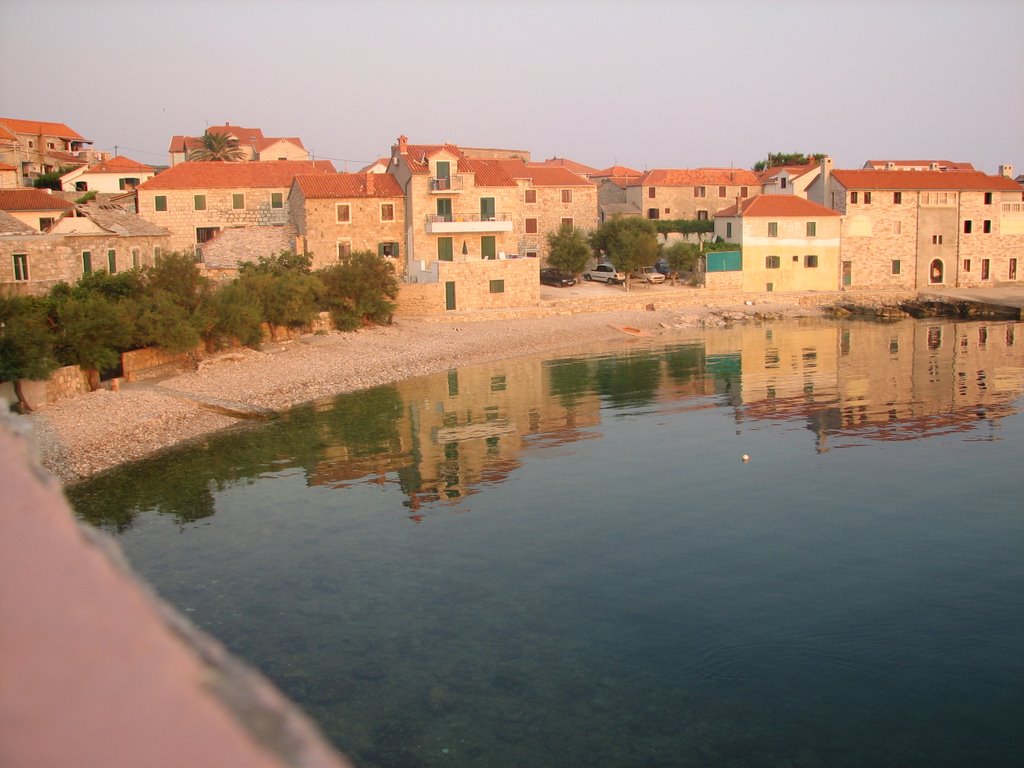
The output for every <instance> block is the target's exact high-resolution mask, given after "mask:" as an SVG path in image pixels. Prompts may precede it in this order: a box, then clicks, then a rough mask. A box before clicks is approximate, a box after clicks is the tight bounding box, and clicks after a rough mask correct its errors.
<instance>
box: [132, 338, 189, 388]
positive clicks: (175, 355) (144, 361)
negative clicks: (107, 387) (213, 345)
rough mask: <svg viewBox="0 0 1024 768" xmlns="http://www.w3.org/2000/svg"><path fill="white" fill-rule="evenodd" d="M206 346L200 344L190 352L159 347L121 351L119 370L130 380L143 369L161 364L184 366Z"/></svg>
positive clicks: (157, 366)
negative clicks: (170, 350) (172, 350)
mask: <svg viewBox="0 0 1024 768" xmlns="http://www.w3.org/2000/svg"><path fill="white" fill-rule="evenodd" d="M205 352H206V346H205V345H203V344H201V345H199V346H198V347H196V348H195V349H194V350H192V351H190V352H168V351H167V350H165V349H161V348H159V347H146V348H144V349H133V350H132V351H130V352H122V353H121V372H122V373H123V374H124V377H125V379H126V380H127V381H132V380H133V379H134V378H135V377H136V376H138V375H139V374H140V373H143V372H144V371H148V370H152V369H153V368H160V367H163V366H165V365H166V366H172V365H174V366H182V367H184V366H186V365H187V364H188V363H189V362H190V361H191V360H192V359H194V358H196V357H199V356H202V355H203V354H204V353H205Z"/></svg>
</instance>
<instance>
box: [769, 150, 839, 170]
mask: <svg viewBox="0 0 1024 768" xmlns="http://www.w3.org/2000/svg"><path fill="white" fill-rule="evenodd" d="M824 156H825V155H824V154H823V153H821V152H815V153H814V154H813V155H810V156H808V155H805V154H803V153H802V152H769V153H768V159H767V160H758V161H757V162H756V163H754V170H755V171H766V170H768V169H769V168H778V167H780V166H783V165H807V164H808V163H810V162H811V161H812V160H813V161H814V162H818V161H819V160H821V158H823V157H824Z"/></svg>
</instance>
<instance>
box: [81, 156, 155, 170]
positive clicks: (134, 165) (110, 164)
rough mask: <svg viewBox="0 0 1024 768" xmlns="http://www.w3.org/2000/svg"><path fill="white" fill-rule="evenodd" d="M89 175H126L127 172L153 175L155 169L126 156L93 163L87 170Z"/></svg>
mask: <svg viewBox="0 0 1024 768" xmlns="http://www.w3.org/2000/svg"><path fill="white" fill-rule="evenodd" d="M86 171H87V172H88V173H124V172H127V171H140V172H143V173H152V172H153V167H152V166H150V165H145V164H143V163H140V162H138V161H136V160H132V159H131V158H130V157H125V156H124V155H115V156H114V157H111V158H110V159H108V160H102V161H100V162H98V163H93V164H92V165H90V166H89V167H88V168H86Z"/></svg>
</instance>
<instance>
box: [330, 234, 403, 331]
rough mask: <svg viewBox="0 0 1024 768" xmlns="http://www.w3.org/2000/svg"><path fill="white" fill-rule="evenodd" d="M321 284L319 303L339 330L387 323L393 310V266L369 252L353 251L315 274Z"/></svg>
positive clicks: (395, 289) (395, 288)
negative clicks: (321, 290)
mask: <svg viewBox="0 0 1024 768" xmlns="http://www.w3.org/2000/svg"><path fill="white" fill-rule="evenodd" d="M316 274H317V276H318V277H319V278H320V281H321V283H322V285H323V293H322V295H321V306H322V307H323V308H324V309H326V310H327V311H328V312H330V313H331V320H333V321H334V325H335V327H336V328H337V329H338V330H339V331H353V330H355V329H357V328H359V327H360V326H362V325H366V324H370V323H379V324H387V323H390V322H391V316H392V315H393V314H394V311H395V299H397V298H398V277H397V276H396V275H395V267H394V265H393V264H392V263H391V262H390V261H387V260H386V259H383V258H381V257H380V256H378V255H377V254H376V253H374V252H373V251H356V252H354V253H352V254H351V255H349V256H348V257H347V258H345V259H344V260H343V261H341V262H340V263H338V264H334V265H332V266H330V267H327V268H326V269H321V270H319V271H318V272H317V273H316Z"/></svg>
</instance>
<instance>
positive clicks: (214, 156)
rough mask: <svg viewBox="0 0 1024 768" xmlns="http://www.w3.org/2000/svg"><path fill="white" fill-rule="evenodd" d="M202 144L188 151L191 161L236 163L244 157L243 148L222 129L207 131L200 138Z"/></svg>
mask: <svg viewBox="0 0 1024 768" xmlns="http://www.w3.org/2000/svg"><path fill="white" fill-rule="evenodd" d="M201 142H202V146H199V147H196V148H195V149H193V150H192V151H191V152H189V153H188V159H189V160H191V161H193V162H201V163H208V162H217V161H220V162H225V163H237V162H238V161H240V160H244V159H245V150H244V149H242V148H241V147H239V146H238V141H237V139H234V138H233V137H232V136H231V135H229V134H228V133H226V132H223V131H215V132H214V133H210V132H209V131H207V132H206V133H204V134H203V137H202V139H201Z"/></svg>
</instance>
